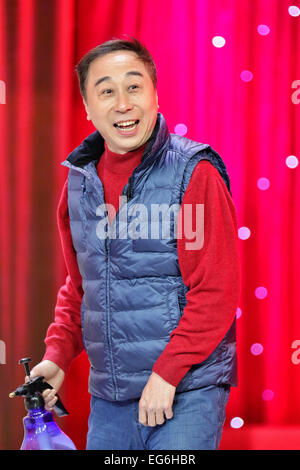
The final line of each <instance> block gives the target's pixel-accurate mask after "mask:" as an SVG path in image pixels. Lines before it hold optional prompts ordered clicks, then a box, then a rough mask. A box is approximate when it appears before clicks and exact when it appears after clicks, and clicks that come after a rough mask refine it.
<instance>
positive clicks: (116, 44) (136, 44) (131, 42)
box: [75, 35, 157, 99]
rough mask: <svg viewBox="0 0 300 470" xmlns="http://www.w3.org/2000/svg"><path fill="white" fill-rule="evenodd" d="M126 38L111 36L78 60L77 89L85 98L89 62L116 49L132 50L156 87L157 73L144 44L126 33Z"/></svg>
mask: <svg viewBox="0 0 300 470" xmlns="http://www.w3.org/2000/svg"><path fill="white" fill-rule="evenodd" d="M124 36H125V37H126V38H128V39H123V38H112V39H110V40H109V41H105V42H104V43H102V44H100V45H99V46H96V47H94V48H93V49H91V50H89V51H88V52H87V53H86V54H85V55H84V56H83V57H82V58H81V59H80V61H79V62H78V64H77V65H76V67H75V71H76V73H77V77H78V81H79V89H80V93H81V95H82V97H83V98H84V99H86V81H87V76H88V71H89V67H90V64H91V63H92V62H93V61H94V60H95V59H97V58H98V57H101V56H103V55H106V54H109V53H110V52H116V51H132V52H134V53H135V54H136V55H137V57H138V59H139V60H141V61H142V62H143V63H144V64H145V67H146V68H147V70H148V73H149V75H150V77H151V79H152V82H153V86H154V88H155V89H156V85H157V73H156V66H155V63H154V60H153V58H152V56H151V54H150V52H149V51H148V49H147V48H146V46H145V45H144V44H142V43H141V42H140V41H138V40H137V39H136V38H134V37H132V36H128V35H124Z"/></svg>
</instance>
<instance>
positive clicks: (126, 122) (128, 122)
mask: <svg viewBox="0 0 300 470" xmlns="http://www.w3.org/2000/svg"><path fill="white" fill-rule="evenodd" d="M136 122H137V121H124V122H119V123H116V126H118V127H126V126H133V125H134V124H136Z"/></svg>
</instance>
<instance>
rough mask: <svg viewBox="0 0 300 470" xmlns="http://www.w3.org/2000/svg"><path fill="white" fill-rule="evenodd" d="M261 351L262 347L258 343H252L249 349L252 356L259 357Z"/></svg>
mask: <svg viewBox="0 0 300 470" xmlns="http://www.w3.org/2000/svg"><path fill="white" fill-rule="evenodd" d="M263 350H264V348H263V345H262V344H260V343H254V344H252V346H251V348H250V351H251V353H252V354H253V355H254V356H259V355H260V354H261V353H262V352H263Z"/></svg>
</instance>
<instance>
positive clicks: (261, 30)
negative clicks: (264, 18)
mask: <svg viewBox="0 0 300 470" xmlns="http://www.w3.org/2000/svg"><path fill="white" fill-rule="evenodd" d="M257 31H258V32H259V34H261V35H262V36H266V35H267V34H269V32H270V28H269V26H267V25H266V24H260V25H259V26H258V27H257Z"/></svg>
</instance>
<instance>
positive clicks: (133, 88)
mask: <svg viewBox="0 0 300 470" xmlns="http://www.w3.org/2000/svg"><path fill="white" fill-rule="evenodd" d="M137 88H139V86H138V85H130V86H129V89H131V90H133V91H134V90H136V89H137Z"/></svg>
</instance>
